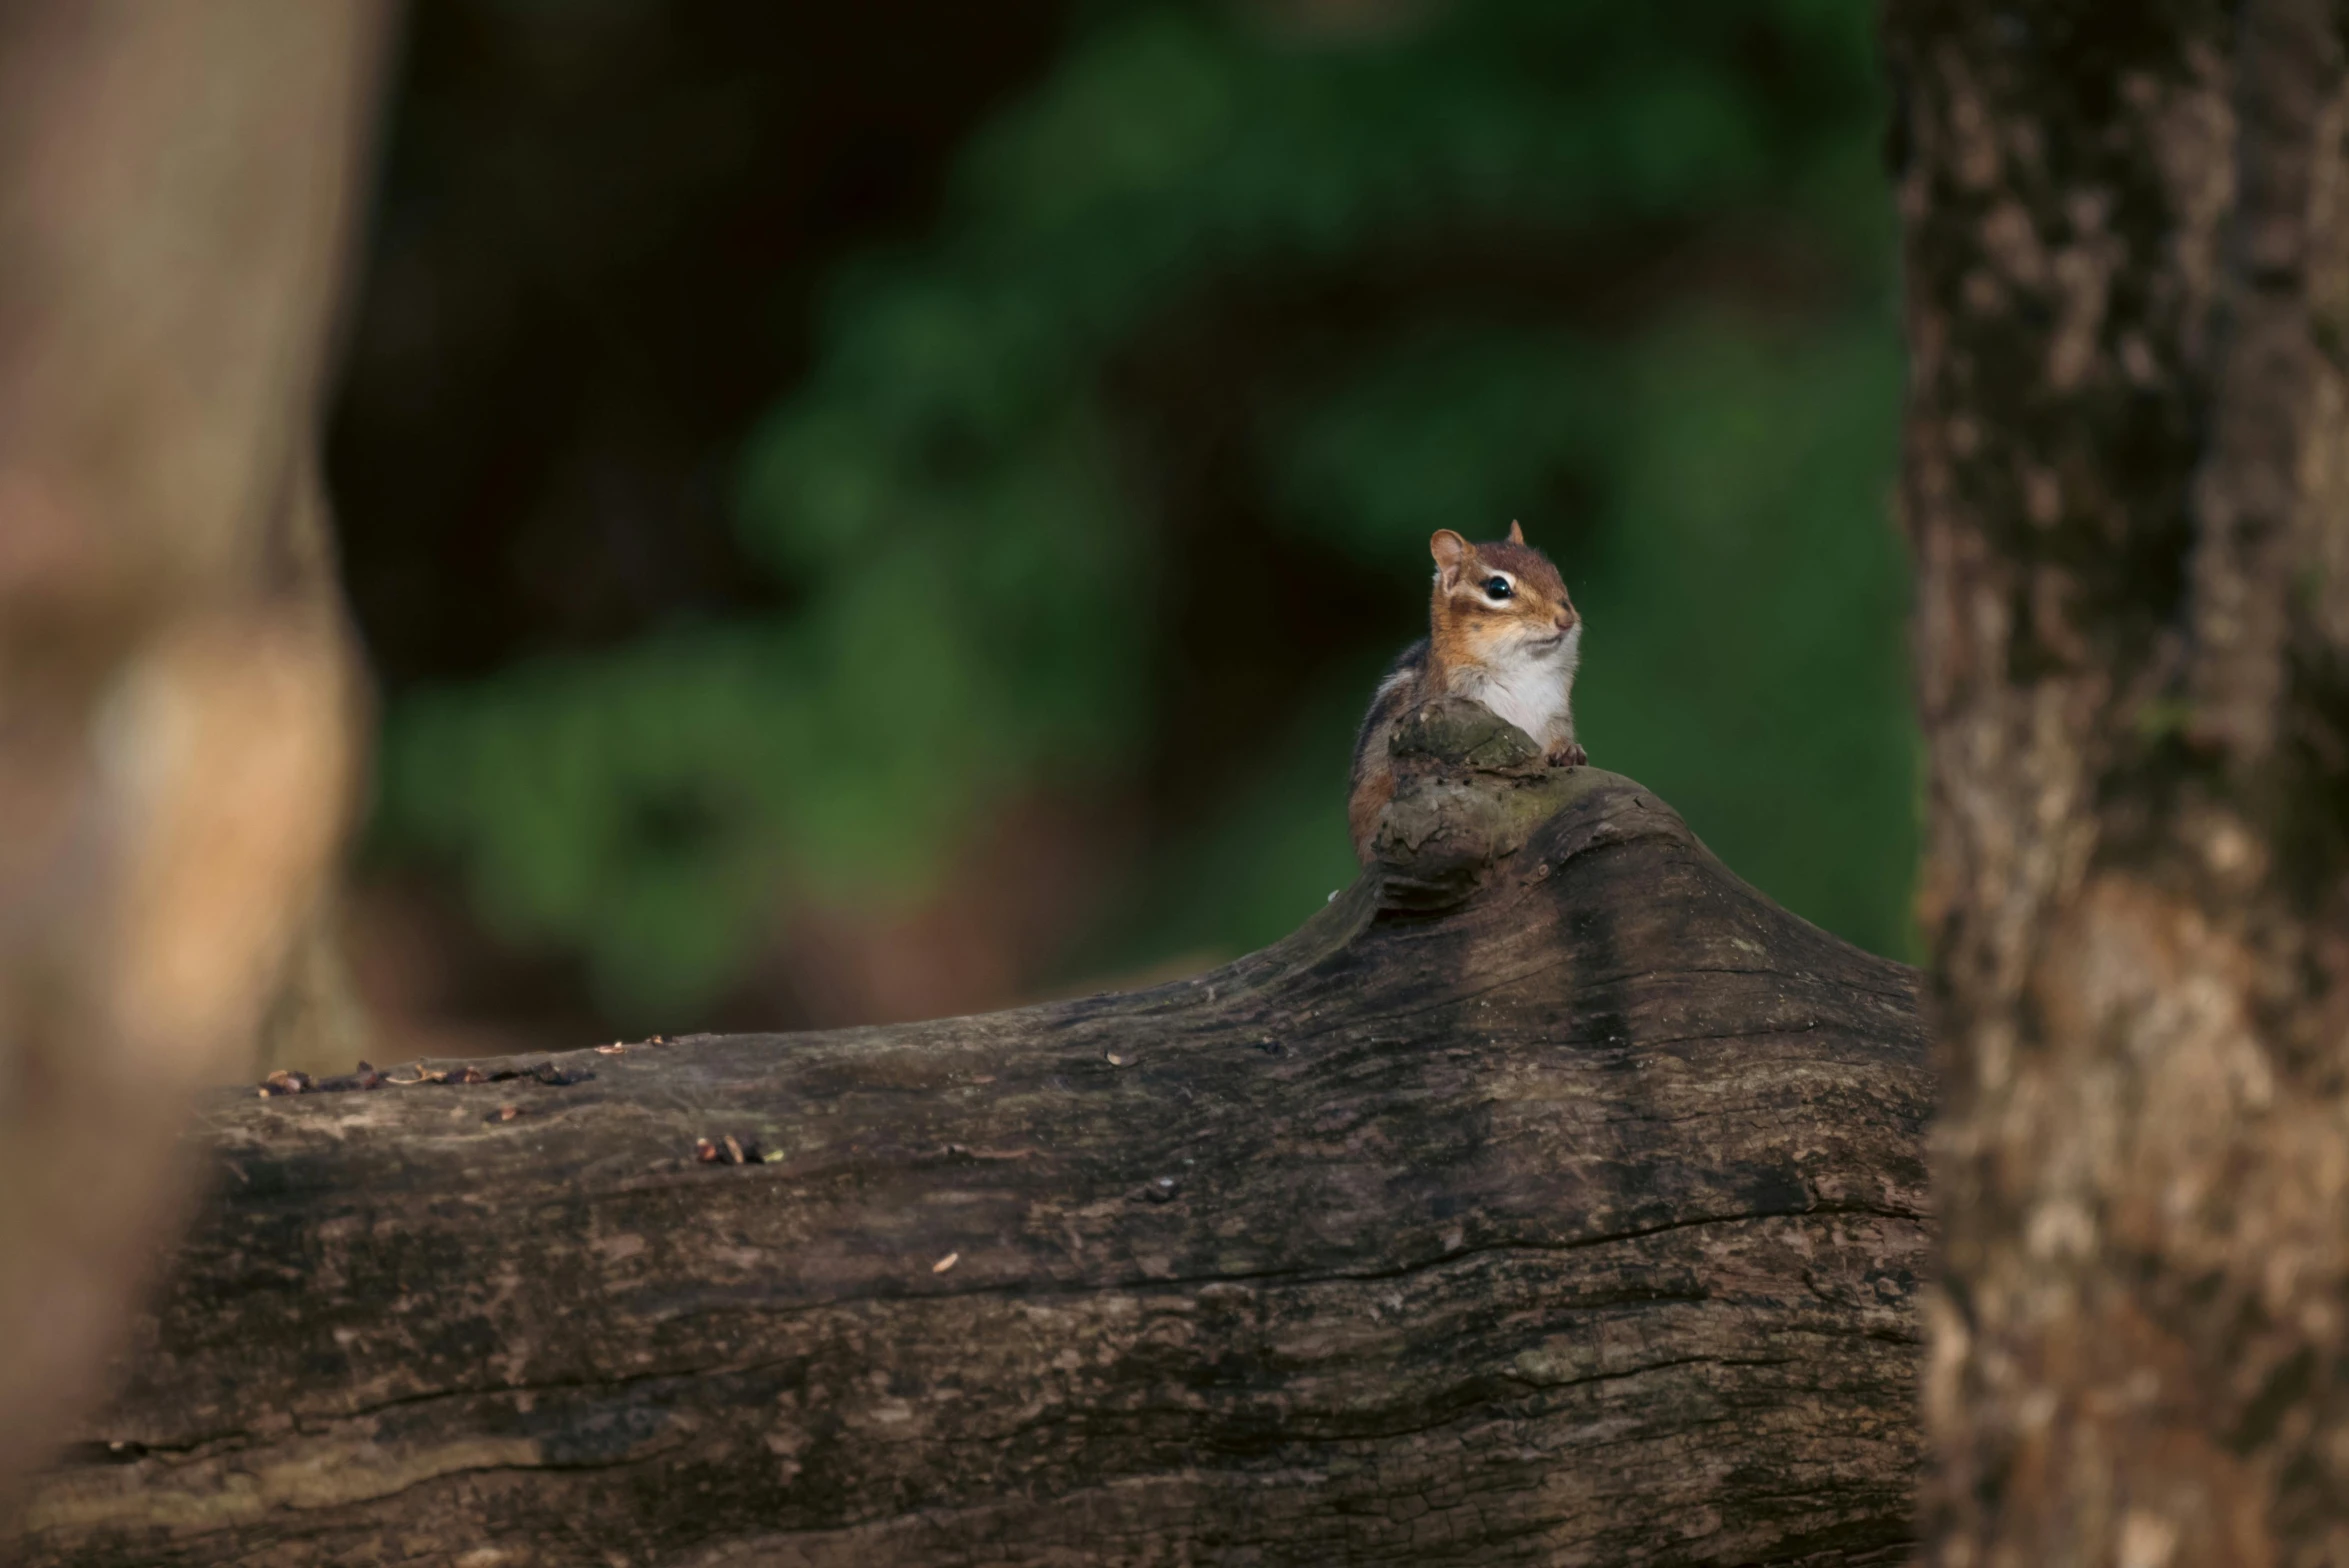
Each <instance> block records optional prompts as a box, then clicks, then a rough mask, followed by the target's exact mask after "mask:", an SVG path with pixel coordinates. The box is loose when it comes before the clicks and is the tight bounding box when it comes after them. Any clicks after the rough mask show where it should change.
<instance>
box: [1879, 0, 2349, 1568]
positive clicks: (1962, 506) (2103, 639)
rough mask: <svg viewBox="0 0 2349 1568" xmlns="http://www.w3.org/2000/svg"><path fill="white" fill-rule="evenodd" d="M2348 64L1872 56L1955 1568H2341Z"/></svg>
mask: <svg viewBox="0 0 2349 1568" xmlns="http://www.w3.org/2000/svg"><path fill="white" fill-rule="evenodd" d="M2342 28H2343V17H2342V14H2341V12H2340V10H2339V8H2338V7H2336V6H2333V5H2329V4H2319V3H2317V0H2240V3H2238V4H2220V3H2217V0H2181V3H2175V4H2156V5H2148V4H2141V3H2138V4H2126V5H2123V4H2095V3H2087V0H2061V3H2051V4H2042V5H2036V6H2016V7H1984V6H1972V5H1958V4H1955V3H1953V0H1892V4H1891V5H1890V8H1889V11H1888V16H1887V22H1886V30H1887V37H1888V41H1889V44H1890V52H1891V56H1892V59H1893V63H1894V67H1895V76H1896V81H1897V83H1898V85H1899V87H1900V92H1901V98H1902V104H1903V107H1902V110H1901V118H1900V123H1899V125H1898V126H1896V128H1895V156H1896V158H1897V159H1899V160H1901V161H1902V163H1903V167H1902V169H1901V183H1900V194H1901V204H1902V209H1903V214H1904V219H1905V223H1906V227H1907V252H1908V268H1909V305H1908V336H1909V343H1910V350H1911V355H1912V369H1911V387H1912V393H1911V396H1912V402H1911V408H1910V413H1909V422H1908V432H1907V456H1906V476H1905V483H1904V491H1905V499H1906V507H1907V511H1908V517H1909V526H1910V528H1911V531H1912V534H1913V537H1914V541H1915V548H1916V552H1917V556H1918V561H1919V568H1920V573H1921V584H1922V586H1921V595H1920V606H1919V628H1918V638H1917V657H1918V670H1919V679H1920V683H1921V701H1922V704H1923V709H1924V718H1925V724H1926V732H1927V737H1928V742H1929V749H1930V770H1931V814H1932V830H1931V844H1930V852H1929V868H1928V872H1927V879H1926V889H1927V891H1926V900H1925V902H1926V906H1927V916H1926V918H1927V924H1928V926H1929V928H1930V932H1931V938H1932V944H1933V955H1934V962H1933V975H1932V982H1931V986H1930V1007H1929V1011H1930V1013H1931V1015H1932V1020H1933V1024H1934V1029H1935V1034H1936V1037H1937V1039H1939V1040H1940V1041H1941V1044H1942V1050H1943V1058H1942V1083H1943V1092H1944V1096H1945V1108H1946V1109H1945V1121H1944V1123H1943V1127H1942V1131H1941V1134H1940V1140H1939V1145H1938V1147H1939V1150H1940V1153H1939V1156H1938V1158H1939V1165H1938V1169H1937V1172H1936V1176H1937V1180H1938V1182H1939V1184H1940V1185H1939V1187H1938V1193H1939V1206H1940V1210H1941V1213H1942V1215H1943V1220H1944V1225H1945V1238H1946V1239H1945V1243H1944V1253H1943V1269H1942V1275H1943V1278H1944V1279H1945V1280H1946V1288H1945V1290H1944V1291H1943V1292H1942V1293H1941V1294H1940V1295H1939V1296H1938V1297H1937V1300H1936V1305H1935V1307H1934V1309H1933V1310H1932V1312H1931V1313H1930V1318H1931V1324H1932V1352H1931V1373H1930V1376H1929V1379H1928V1383H1927V1395H1926V1410H1927V1419H1928V1423H1929V1429H1930V1434H1931V1441H1932V1447H1933V1450H1934V1453H1935V1460H1936V1462H1935V1465H1934V1469H1933V1477H1932V1479H1931V1481H1930V1482H1929V1485H1928V1489H1927V1504H1926V1533H1927V1537H1928V1555H1929V1559H1930V1560H1931V1561H1934V1562H1938V1563H1944V1564H1950V1565H1957V1564H1967V1565H1977V1564H1979V1565H1991V1564H2016V1565H2040V1564H2047V1565H2057V1564H2069V1563H2082V1564H2086V1563H2094V1564H2107V1563H2118V1564H2123V1565H2128V1568H2161V1565H2165V1564H2172V1563H2175V1564H2188V1563H2234V1564H2269V1563H2294V1564H2298V1563H2318V1562H2341V1561H2344V1560H2349V1376H2345V1374H2349V1364H2345V1363H2344V1360H2343V1351H2344V1345H2345V1336H2349V1290H2345V1287H2349V989H2345V988H2344V980H2345V979H2349V879H2345V878H2344V875H2343V873H2344V870H2349V814H2345V813H2349V662H2345V660H2344V655H2345V654H2349V510H2345V505H2349V441H2345V440H2344V436H2345V434H2349V425H2345V423H2344V408H2345V392H2349V382H2345V381H2344V373H2343V366H2344V355H2345V353H2349V183H2345V181H2344V174H2345V172H2349V171H2345V168H2344V161H2343V133H2344V128H2345V123H2349V122H2345V118H2344V116H2345V113H2349V95H2345V89H2349V73H2345V70H2344V54H2343V44H2342Z"/></svg>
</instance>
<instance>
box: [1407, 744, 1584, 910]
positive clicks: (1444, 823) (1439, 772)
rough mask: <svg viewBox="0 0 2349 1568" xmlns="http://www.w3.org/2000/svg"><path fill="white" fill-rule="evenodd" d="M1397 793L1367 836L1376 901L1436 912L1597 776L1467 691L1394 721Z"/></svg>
mask: <svg viewBox="0 0 2349 1568" xmlns="http://www.w3.org/2000/svg"><path fill="white" fill-rule="evenodd" d="M1388 755H1389V756H1390V757H1391V758H1392V759H1393V762H1394V769H1395V794H1394V798H1393V799H1392V800H1391V801H1389V802H1388V803H1387V807H1386V809H1385V811H1383V812H1382V813H1380V815H1379V821H1378V829H1377V831H1376V833H1375V834H1374V835H1373V836H1372V839H1371V857H1372V865H1371V869H1372V871H1373V872H1374V873H1375V874H1376V876H1377V877H1378V879H1379V900H1378V901H1379V907H1380V908H1382V909H1390V910H1414V911H1433V910H1440V909H1449V908H1452V907H1454V906H1455V905H1457V904H1460V903H1461V902H1463V901H1465V900H1466V899H1467V898H1468V897H1469V896H1470V895H1471V894H1472V893H1474V892H1475V891H1476V890H1477V889H1478V888H1479V887H1481V886H1483V885H1484V883H1485V882H1486V881H1487V880H1488V879H1489V878H1490V875H1491V873H1492V870H1493V868H1494V867H1495V866H1497V865H1499V864H1500V863H1501V862H1502V861H1504V860H1506V859H1508V858H1509V857H1510V856H1511V855H1514V854H1515V853H1516V852H1517V851H1518V850H1519V849H1521V848H1523V847H1524V845H1525V842H1526V840H1527V839H1528V838H1530V837H1532V835H1533V831H1534V829H1535V828H1537V827H1539V826H1540V825H1541V824H1542V823H1543V822H1545V821H1547V820H1548V819H1549V818H1550V817H1551V816H1553V815H1555V814H1556V813H1557V811H1558V810H1559V809H1560V808H1561V807H1563V806H1564V805H1566V803H1567V802H1568V801H1570V800H1572V799H1573V798H1575V796H1577V795H1579V794H1581V793H1582V792H1583V786H1584V785H1585V784H1587V783H1588V782H1589V781H1590V780H1592V779H1594V778H1596V777H1602V776H1605V775H1597V774H1595V773H1594V772H1593V770H1591V769H1589V768H1562V767H1553V766H1551V765H1550V763H1549V762H1548V761H1547V760H1546V759H1545V758H1544V756H1543V754H1542V748H1541V747H1540V746H1539V745H1537V744H1535V742H1534V739H1533V737H1532V736H1530V735H1528V734H1526V733H1525V731H1523V730H1521V729H1519V728H1518V727H1517V726H1516V725H1514V724H1511V723H1510V722H1509V721H1508V720H1506V719H1504V718H1502V717H1501V716H1500V715H1499V714H1496V713H1494V712H1493V711H1492V710H1491V709H1490V708H1487V707H1486V706H1484V704H1482V703H1480V702H1474V701H1471V700H1470V699H1468V698H1466V697H1438V698H1436V699H1435V700H1434V701H1432V702H1428V703H1423V704H1421V705H1420V706H1419V707H1417V708H1415V709H1413V710H1412V711H1411V712H1409V713H1406V714H1405V715H1403V717H1402V718H1401V719H1400V720H1399V721H1397V723H1396V726H1395V732H1394V736H1393V739H1392V740H1391V742H1390V743H1389V745H1388Z"/></svg>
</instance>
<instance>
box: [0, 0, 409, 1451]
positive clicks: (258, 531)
mask: <svg viewBox="0 0 2349 1568" xmlns="http://www.w3.org/2000/svg"><path fill="white" fill-rule="evenodd" d="M383 24H384V8H383V7H382V6H381V5H379V4H375V3H371V0H331V3H322V4H287V3H283V0H276V3H272V0H206V3H205V4H202V5H186V6H183V5H155V4H144V3H138V0H126V3H95V0H93V3H86V4H84V3H76V4H73V5H67V6H37V5H36V6H12V7H8V8H6V9H5V10H0V822H5V823H6V830H5V832H4V833H0V1192H4V1193H5V1194H6V1195H7V1201H6V1203H5V1204H4V1205H0V1482H4V1481H5V1480H6V1478H8V1477H10V1476H12V1475H16V1474H19V1473H21V1471H22V1470H23V1469H24V1468H25V1466H26V1465H27V1464H28V1463H30V1462H32V1461H33V1460H34V1459H36V1458H37V1457H38V1456H39V1455H40V1453H41V1452H42V1450H43V1449H44V1448H46V1447H47V1446H49V1445H50V1444H52V1443H53V1442H54V1441H55V1439H56V1437H57V1435H58V1434H59V1433H60V1432H61V1431H62V1430H64V1429H65V1428H66V1427H67V1425H68V1424H69V1419H68V1411H69V1409H70V1407H71V1403H72V1401H74V1400H75V1399H77V1398H82V1397H86V1396H87V1394H88V1392H89V1390H90V1386H91V1380H92V1379H93V1377H94V1375H95V1374H96V1373H97V1371H98V1369H99V1366H100V1363H101V1361H102V1359H103V1357H104V1356H105V1355H106V1353H107V1352H109V1351H111V1350H113V1349H114V1348H116V1343H117V1339H118V1336H119V1334H120V1332H121V1330H122V1329H123V1327H124V1326H125V1325H126V1323H127V1322H128V1320H129V1316H130V1309H131V1306H132V1304H133V1297H134V1293H135V1291H136V1289H137V1287H138V1286H139V1284H140V1283H142V1281H143V1279H144V1275H145V1269H146V1267H147V1265H148V1264H149V1263H150V1261H151V1259H152V1256H153V1251H154V1246H155V1242H156V1239H157V1237H158V1234H159V1227H161V1226H162V1225H164V1224H165V1223H167V1222H168V1221H169V1220H170V1219H171V1218H172V1217H173V1216H174V1213H175V1210H176V1209H177V1208H178V1207H179V1195H180V1194H181V1192H182V1191H183V1189H184V1188H185V1187H186V1186H187V1184H188V1183H187V1180H186V1175H187V1173H186V1169H185V1166H184V1164H183V1156H182V1155H181V1154H180V1153H179V1152H177V1151H176V1149H175V1145H176V1143H177V1134H178V1132H179V1130H180V1128H181V1125H182V1123H183V1121H184V1118H185V1116H186V1114H187V1112H188V1109H189V1098H188V1097H189V1094H190V1092H191V1091H192V1090H193V1089H195V1088H196V1087H197V1086H198V1085H202V1084H209V1083H217V1082H220V1081H222V1080H223V1079H225V1078H230V1077H234V1076H238V1075H239V1074H240V1072H241V1070H242V1069H243V1067H244V1066H245V1064H246V1062H247V1061H248V1060H249V1059H250V1053H251V1051H252V1048H253V1037H254V1030H255V1027H256V1024H257V1022H258V1020H259V1017H260V1015H261V1011H262V1008H263V1005H264V1002H265V999H266V995H267V992H268V990H269V988H270V986H271V985H272V984H273V982H274V979H275V977H276V975H277V973H278V971H279V969H280V967H281V965H282V963H283V960H284V956H285V954H286V953H287V951H288V950H289V947H290V945H291V944H292V942H293V941H294V937H295V932H296V930H297V928H298V926H299V924H300V922H301V921H302V919H304V918H305V916H306V912H307V911H309V910H310V909H311V908H313V907H314V906H315V905H316V902H317V899H318V896H319V893H320V890H321V886H322V883H323V880H324V879H325V877H326V875H327V873H328V870H329V865H330V862H331V860H332V857H333V854H334V852H335V849H336V846H337V844H338V843H339V841H340V839H341V836H342V833H343V829H344V824H345V820H346V816H347V813H348V810H349V804H350V796H351V780H352V776H353V764H354V753H355V742H356V737H357V729H356V723H355V718H356V714H357V709H358V704H357V701H356V696H357V683H356V680H355V668H356V666H355V663H354V661H353V659H352V657H351V651H350V645H349V639H348V636H347V633H346V630H345V625H344V621H343V617H342V614H341V611H340V609H339V607H338V604H337V602H336V599H335V597H334V593H333V589H332V579H331V572H330V570H329V552H328V545H327V529H326V526H325V522H326V520H325V503H324V499H323V495H322V493H321V490H320V488H319V483H318V477H317V467H316V454H315V445H316V436H317V423H318V402H319V393H320V383H321V380H322V377H323V373H324V366H325V361H326V358H327V339H328V324H329V319H330V314H331V306H332V302H333V299H334V295H335V290H336V282H337V278H338V275H339V273H340V271H341V265H342V256H343V253H344V251H345V249H346V243H345V242H346V238H347V231H348V230H349V229H350V227H351V220H352V210H351V209H352V199H353V192H354V189H355V181H354V174H355V166H356V163H357V159H358V153H359V150H360V144H361V140H362V129H363V126H364V123H365V121H366V119H367V117H368V115H367V110H368V106H369V95H370V87H371V83H372V80H373V76H374V67H375V61H376V58H377V56H378V54H379V52H380V48H381V40H382V34H383Z"/></svg>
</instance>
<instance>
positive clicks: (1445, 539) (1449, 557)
mask: <svg viewBox="0 0 2349 1568" xmlns="http://www.w3.org/2000/svg"><path fill="white" fill-rule="evenodd" d="M1427 553H1428V554H1430V555H1432V556H1434V557H1435V563H1436V576H1437V577H1438V578H1439V579H1441V580H1442V582H1443V585H1444V587H1445V589H1446V590H1447V591H1448V590H1450V589H1452V588H1455V587H1457V586H1459V583H1460V572H1461V569H1462V568H1463V567H1465V566H1466V565H1467V564H1468V541H1467V540H1465V539H1463V538H1461V537H1460V536H1459V535H1458V534H1456V533H1454V532H1452V530H1450V529H1449V528H1439V529H1437V530H1436V531H1435V533H1434V534H1433V535H1431V536H1430V537H1429V539H1428V541H1427Z"/></svg>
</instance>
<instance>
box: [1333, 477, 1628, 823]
mask: <svg viewBox="0 0 2349 1568" xmlns="http://www.w3.org/2000/svg"><path fill="white" fill-rule="evenodd" d="M1427 551H1428V554H1430V555H1432V556H1434V557H1435V563H1436V572H1435V592H1434V595H1433V597H1432V599H1431V601H1430V604H1429V611H1428V622H1429V625H1428V632H1429V635H1428V636H1426V637H1424V638H1422V639H1421V640H1419V641H1418V642H1415V643H1413V644H1412V645H1411V646H1410V647H1408V648H1406V649H1404V650H1403V654H1402V657H1400V658H1398V659H1397V660H1395V662H1394V663H1393V664H1392V665H1391V666H1389V667H1388V670H1387V673H1386V678H1385V679H1383V680H1381V681H1380V682H1379V683H1378V691H1377V693H1376V694H1375V695H1374V696H1373V697H1372V698H1371V699H1370V712H1369V713H1368V714H1366V715H1364V717H1363V720H1362V728H1361V730H1360V732H1359V733H1357V734H1356V735H1355V737H1354V778H1353V786H1352V788H1351V790H1350V791H1349V793H1348V795H1347V797H1346V825H1347V827H1348V828H1349V829H1351V830H1352V832H1353V836H1354V858H1355V859H1357V860H1359V861H1361V862H1362V863H1363V864H1364V865H1368V864H1369V863H1370V840H1371V835H1372V834H1374V833H1375V832H1377V830H1378V816H1379V813H1380V812H1381V811H1383V810H1385V809H1386V804H1387V802H1388V801H1389V800H1391V799H1392V798H1393V797H1394V793H1395V775H1394V769H1393V766H1392V765H1391V764H1390V763H1389V762H1388V760H1387V742H1388V740H1389V738H1390V735H1391V732H1392V730H1393V728H1394V724H1395V721H1396V720H1397V719H1399V718H1401V717H1402V716H1403V715H1404V714H1406V713H1408V712H1410V711H1411V710H1412V709H1413V708H1415V707H1417V706H1418V705H1419V704H1420V703H1423V702H1427V701H1429V700H1431V699H1433V698H1436V697H1440V696H1443V695H1445V694H1446V693H1451V694H1453V695H1457V696H1461V697H1468V698H1472V699H1474V700H1475V701H1477V702H1481V703H1483V704H1484V705H1485V706H1486V707H1488V708H1490V709H1492V710H1493V712H1494V713H1496V714H1498V715H1500V716H1501V717H1502V718H1504V719H1507V720H1508V721H1509V722H1510V723H1511V724H1514V725H1516V726H1517V727H1518V728H1519V729H1521V730H1523V731H1525V733H1526V734H1528V735H1530V736H1532V737H1533V740H1534V744H1536V745H1538V746H1540V747H1542V748H1543V749H1544V750H1545V751H1546V752H1548V754H1549V760H1550V765H1551V766H1553V767H1564V768H1571V767H1579V766H1580V765H1581V764H1583V763H1585V762H1587V761H1589V760H1590V759H1589V757H1588V755H1587V754H1586V753H1585V752H1584V751H1583V749H1582V748H1581V747H1580V746H1578V745H1576V744H1575V741H1574V710H1573V708H1572V707H1571V706H1570V703H1571V699H1572V697H1573V694H1574V669H1575V666H1576V665H1577V664H1578V663H1580V662H1581V658H1582V617H1581V616H1579V615H1577V614H1576V613H1575V610H1574V601H1573V600H1571V599H1569V598H1567V597H1566V580H1565V579H1564V578H1562V577H1560V576H1559V575H1558V569H1557V568H1556V567H1555V566H1552V565H1551V564H1550V559H1549V557H1548V556H1546V555H1544V554H1542V553H1541V552H1540V551H1539V550H1536V549H1535V548H1534V547H1533V546H1531V545H1529V544H1527V543H1526V542H1525V530H1524V529H1522V528H1520V527H1518V526H1517V524H1515V523H1511V524H1510V525H1509V537H1508V538H1507V539H1506V540H1502V541H1496V542H1494V543H1491V544H1470V543H1469V542H1468V541H1467V540H1465V539H1463V538H1461V537H1460V536H1459V535H1458V534H1456V533H1454V532H1452V530H1451V529H1449V528H1442V529H1438V530H1437V531H1436V533H1435V535H1434V536H1433V537H1432V538H1430V539H1429V540H1428V541H1427Z"/></svg>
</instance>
